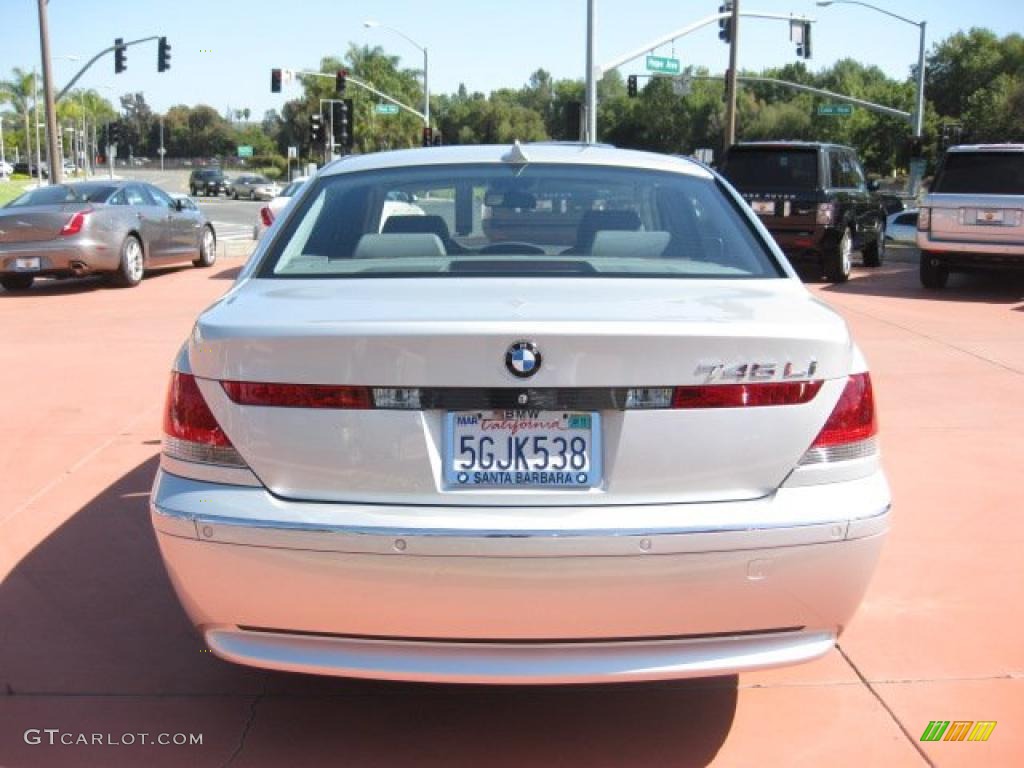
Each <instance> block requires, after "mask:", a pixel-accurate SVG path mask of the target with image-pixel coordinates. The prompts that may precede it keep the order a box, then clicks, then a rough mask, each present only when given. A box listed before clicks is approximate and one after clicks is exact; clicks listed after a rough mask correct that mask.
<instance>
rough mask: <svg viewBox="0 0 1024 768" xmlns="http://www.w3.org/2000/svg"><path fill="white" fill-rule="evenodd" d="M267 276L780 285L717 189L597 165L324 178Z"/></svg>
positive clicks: (762, 247) (273, 253)
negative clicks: (767, 280) (712, 280)
mask: <svg viewBox="0 0 1024 768" xmlns="http://www.w3.org/2000/svg"><path fill="white" fill-rule="evenodd" d="M311 183H314V184H316V185H317V186H316V188H315V189H314V190H310V194H306V195H305V196H304V197H303V199H302V201H301V205H300V207H299V208H297V209H296V210H295V211H294V212H293V214H292V215H290V216H289V217H288V219H287V221H286V222H285V226H284V228H283V229H282V231H281V232H280V233H279V235H278V236H277V237H276V238H274V240H273V242H272V244H271V246H270V248H269V250H268V252H267V255H266V257H265V259H264V261H263V262H262V264H261V266H260V267H259V272H258V274H259V275H260V276H262V277H303V278H305V277H321V276H322V277H410V276H424V277H427V276H429V277H445V276H454V277H471V276H496V275H508V276H536V277H561V276H575V275H585V276H594V277H602V276H608V277H613V276H614V277H724V278H763V277H779V276H781V275H782V274H783V273H782V272H781V270H780V268H779V266H778V265H777V263H776V262H775V260H774V258H773V257H772V255H771V253H770V250H769V248H768V247H767V245H766V244H765V243H764V241H763V240H761V239H760V237H759V236H758V235H757V233H756V232H755V231H754V228H753V226H752V224H751V222H750V220H749V218H747V217H746V216H744V215H743V214H742V213H741V212H740V210H739V208H738V207H737V206H736V205H735V203H734V202H733V200H732V199H731V198H729V197H727V196H726V194H725V192H724V190H723V189H722V188H721V187H720V186H719V185H718V184H717V183H715V182H714V181H713V180H711V179H707V178H698V177H691V176H687V175H683V174H678V173H664V172H654V171H641V170H632V169H622V168H607V167H600V166H573V165H544V164H534V165H527V166H512V165H497V164H490V165H458V166H424V167H414V168H399V169H389V170H378V171H365V172H359V173H348V174H338V175H335V176H327V177H321V178H319V179H317V180H316V181H314V182H311Z"/></svg>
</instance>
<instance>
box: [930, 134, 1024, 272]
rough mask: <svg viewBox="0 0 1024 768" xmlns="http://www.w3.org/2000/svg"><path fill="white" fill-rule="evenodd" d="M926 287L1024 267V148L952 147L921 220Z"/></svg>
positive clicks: (1002, 145) (995, 145)
mask: <svg viewBox="0 0 1024 768" xmlns="http://www.w3.org/2000/svg"><path fill="white" fill-rule="evenodd" d="M917 247H918V248H920V249H921V284H922V285H924V287H925V288H931V289H935V290H937V289H940V288H945V287H946V282H947V281H948V280H949V273H950V270H956V269H962V270H966V269H970V268H1000V267H1016V268H1024V144H972V145H962V146H956V147H950V148H949V150H948V151H947V152H946V156H945V158H944V159H943V161H942V164H941V165H940V167H939V171H938V173H937V174H936V175H935V183H934V184H933V185H932V189H931V192H930V193H929V194H928V195H927V197H925V199H924V202H923V203H922V205H921V212H920V215H919V216H918V219H917Z"/></svg>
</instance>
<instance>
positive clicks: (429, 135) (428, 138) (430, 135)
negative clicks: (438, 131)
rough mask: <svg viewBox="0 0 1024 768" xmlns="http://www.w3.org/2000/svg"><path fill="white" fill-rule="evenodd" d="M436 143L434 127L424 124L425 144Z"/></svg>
mask: <svg viewBox="0 0 1024 768" xmlns="http://www.w3.org/2000/svg"><path fill="white" fill-rule="evenodd" d="M433 143H434V129H433V128H431V127H430V126H429V125H424V126H423V146H424V147H429V146H430V145H431V144H433Z"/></svg>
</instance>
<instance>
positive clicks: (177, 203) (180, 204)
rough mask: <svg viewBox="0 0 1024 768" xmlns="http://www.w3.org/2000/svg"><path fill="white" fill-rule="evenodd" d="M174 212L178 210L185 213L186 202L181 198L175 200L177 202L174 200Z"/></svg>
mask: <svg viewBox="0 0 1024 768" xmlns="http://www.w3.org/2000/svg"><path fill="white" fill-rule="evenodd" d="M174 210H176V211H184V210H185V201H184V200H182V199H181V198H175V200H174Z"/></svg>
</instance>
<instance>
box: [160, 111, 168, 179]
mask: <svg viewBox="0 0 1024 768" xmlns="http://www.w3.org/2000/svg"><path fill="white" fill-rule="evenodd" d="M166 151H167V150H166V149H164V116H163V115H160V170H161V171H162V170H163V169H164V153H165V152H166Z"/></svg>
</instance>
